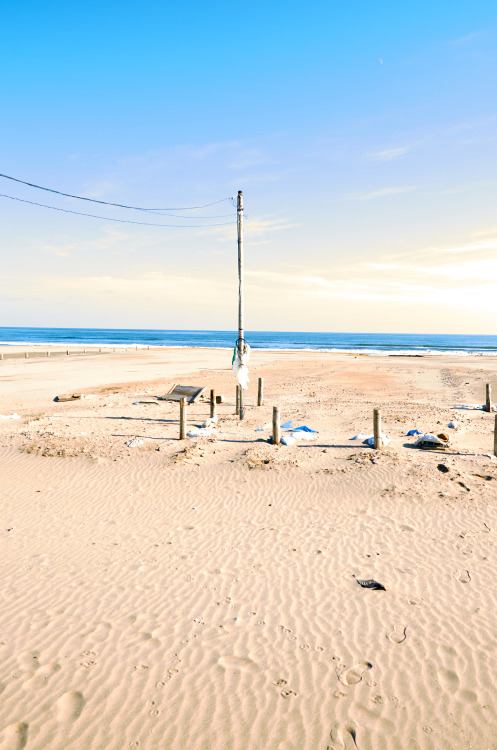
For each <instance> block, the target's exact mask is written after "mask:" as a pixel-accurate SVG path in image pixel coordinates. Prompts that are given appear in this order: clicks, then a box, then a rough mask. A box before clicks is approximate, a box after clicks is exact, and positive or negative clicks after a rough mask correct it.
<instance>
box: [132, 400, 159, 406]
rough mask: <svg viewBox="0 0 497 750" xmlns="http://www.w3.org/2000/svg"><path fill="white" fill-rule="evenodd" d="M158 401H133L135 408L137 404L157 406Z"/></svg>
mask: <svg viewBox="0 0 497 750" xmlns="http://www.w3.org/2000/svg"><path fill="white" fill-rule="evenodd" d="M156 403H157V401H133V406H136V405H137V404H156Z"/></svg>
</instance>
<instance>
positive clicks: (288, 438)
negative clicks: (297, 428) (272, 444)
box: [281, 435, 295, 445]
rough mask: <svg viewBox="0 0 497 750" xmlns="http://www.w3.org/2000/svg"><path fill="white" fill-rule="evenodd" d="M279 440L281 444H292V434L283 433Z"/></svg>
mask: <svg viewBox="0 0 497 750" xmlns="http://www.w3.org/2000/svg"><path fill="white" fill-rule="evenodd" d="M281 442H282V443H283V445H293V444H294V442H295V438H294V437H293V435H283V436H282V438H281Z"/></svg>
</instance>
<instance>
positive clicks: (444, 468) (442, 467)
mask: <svg viewBox="0 0 497 750" xmlns="http://www.w3.org/2000/svg"><path fill="white" fill-rule="evenodd" d="M437 469H438V470H439V471H441V472H442V474H447V472H448V471H449V467H448V466H446V465H445V464H438V466H437Z"/></svg>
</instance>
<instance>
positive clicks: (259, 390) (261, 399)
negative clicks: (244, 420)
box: [257, 378, 264, 406]
mask: <svg viewBox="0 0 497 750" xmlns="http://www.w3.org/2000/svg"><path fill="white" fill-rule="evenodd" d="M263 403H264V378H259V387H258V388H257V406H262V405H263Z"/></svg>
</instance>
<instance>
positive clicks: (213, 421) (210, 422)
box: [201, 417, 218, 430]
mask: <svg viewBox="0 0 497 750" xmlns="http://www.w3.org/2000/svg"><path fill="white" fill-rule="evenodd" d="M217 421H218V420H217V417H209V419H206V420H205V422H204V423H203V424H202V427H201V429H202V430H203V429H204V428H205V427H214V426H215V425H216V424H217Z"/></svg>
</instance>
